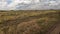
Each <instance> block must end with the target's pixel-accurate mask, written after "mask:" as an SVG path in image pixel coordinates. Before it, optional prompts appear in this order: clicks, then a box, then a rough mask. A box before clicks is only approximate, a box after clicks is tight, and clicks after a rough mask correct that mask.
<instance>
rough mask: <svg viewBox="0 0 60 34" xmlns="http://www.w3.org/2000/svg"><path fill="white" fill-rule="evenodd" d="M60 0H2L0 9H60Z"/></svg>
mask: <svg viewBox="0 0 60 34" xmlns="http://www.w3.org/2000/svg"><path fill="white" fill-rule="evenodd" d="M59 4H60V0H57V1H54V0H48V1H47V0H46V1H45V0H42V1H40V0H2V1H1V0H0V10H17V9H18V10H22V9H26V10H27V9H39V10H41V9H51V8H57V9H60V8H59V7H60V5H59Z"/></svg>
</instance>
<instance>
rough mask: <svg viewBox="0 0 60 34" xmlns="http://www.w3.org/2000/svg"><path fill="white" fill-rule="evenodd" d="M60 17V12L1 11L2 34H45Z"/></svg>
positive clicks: (0, 29) (0, 27)
mask: <svg viewBox="0 0 60 34" xmlns="http://www.w3.org/2000/svg"><path fill="white" fill-rule="evenodd" d="M59 15H60V10H35V11H33V10H30V11H29V10H26V11H23V10H20V11H0V34H45V32H46V31H47V29H49V28H50V27H52V26H53V25H54V24H56V23H58V21H59V19H60V18H59V17H60V16H59Z"/></svg>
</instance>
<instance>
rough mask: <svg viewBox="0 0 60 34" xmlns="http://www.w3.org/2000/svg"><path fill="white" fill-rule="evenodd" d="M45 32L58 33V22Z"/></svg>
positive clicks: (59, 31) (49, 33)
mask: <svg viewBox="0 0 60 34" xmlns="http://www.w3.org/2000/svg"><path fill="white" fill-rule="evenodd" d="M46 34H60V23H57V24H55V25H53V26H52V27H51V28H50V29H49V30H48V31H47V32H46Z"/></svg>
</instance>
